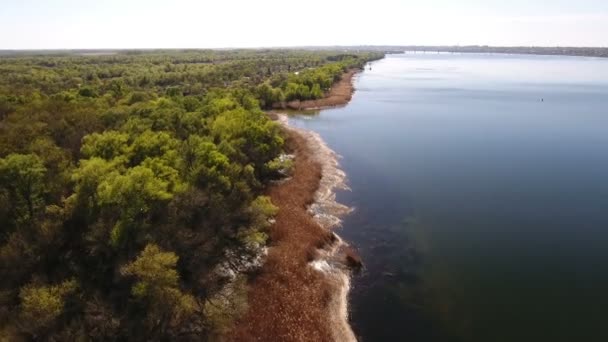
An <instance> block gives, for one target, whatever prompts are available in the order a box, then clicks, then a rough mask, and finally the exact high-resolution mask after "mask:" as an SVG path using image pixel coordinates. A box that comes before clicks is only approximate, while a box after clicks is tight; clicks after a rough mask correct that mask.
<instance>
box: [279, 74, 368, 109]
mask: <svg viewBox="0 0 608 342" xmlns="http://www.w3.org/2000/svg"><path fill="white" fill-rule="evenodd" d="M359 72H361V70H359V69H350V70H348V71H346V72H345V73H344V74H342V77H341V78H340V80H339V81H337V82H336V83H334V85H332V86H331V88H330V89H329V91H328V92H327V94H325V97H323V98H322V99H317V100H305V101H300V100H294V101H289V102H286V103H282V104H275V105H274V106H273V108H274V110H273V111H280V110H281V109H290V110H320V109H327V108H334V107H339V106H344V105H346V104H348V103H349V102H350V100H351V99H352V97H353V93H354V91H355V88H354V85H353V80H354V78H355V76H356V75H357V74H358V73H359Z"/></svg>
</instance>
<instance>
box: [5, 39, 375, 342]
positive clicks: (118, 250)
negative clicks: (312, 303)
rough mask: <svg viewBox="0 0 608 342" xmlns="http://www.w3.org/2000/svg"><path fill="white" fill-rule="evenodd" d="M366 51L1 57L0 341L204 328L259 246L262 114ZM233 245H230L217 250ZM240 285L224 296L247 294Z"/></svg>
mask: <svg viewBox="0 0 608 342" xmlns="http://www.w3.org/2000/svg"><path fill="white" fill-rule="evenodd" d="M381 57H382V54H379V53H374V52H362V53H357V52H348V53H345V52H336V51H316V52H315V51H305V50H226V51H211V50H184V51H162V50H159V51H119V52H116V53H115V54H110V55H99V56H90V55H86V56H85V55H77V54H71V53H62V54H52V55H28V54H19V55H13V56H11V55H8V56H2V57H0V227H1V233H2V234H0V272H1V273H0V276H1V277H2V280H1V281H0V302H1V303H0V339H2V340H4V339H8V340H29V339H55V340H62V341H63V340H74V339H93V340H129V341H131V340H161V339H186V340H187V339H200V338H209V339H211V338H213V336H214V335H215V334H218V333H221V332H222V331H223V329H225V328H226V326H225V325H226V324H229V322H230V319H231V316H233V315H234V314H235V313H234V312H233V311H234V310H233V309H232V307H238V305H229V304H231V303H232V304H234V302H237V301H242V300H243V299H242V298H236V299H230V298H229V299H227V300H222V301H219V302H218V301H214V299H215V298H218V294H221V293H222V290H223V288H224V287H223V286H224V285H225V283H226V281H227V279H225V277H222V276H221V275H219V274H217V272H214V271H213V270H214V269H216V267H217V266H218V265H220V264H221V263H223V262H225V261H226V259H227V256H228V255H234V254H235V253H236V254H237V255H238V256H239V257H238V258H236V259H235V260H236V261H235V260H230V265H232V266H233V267H234V268H235V269H238V267H239V266H238V265H236V266H235V265H234V263H235V262H236V263H239V262H240V263H246V262H248V261H250V260H251V259H252V258H254V257H255V256H256V253H258V250H259V248H257V247H259V246H260V245H261V244H264V243H265V240H266V236H265V234H264V230H265V229H266V228H267V227H268V225H269V223H268V219H269V218H270V217H271V216H272V215H274V214H276V207H274V206H273V205H272V203H270V201H269V199H268V198H266V197H264V196H261V194H262V191H263V189H264V187H265V186H266V184H267V183H268V182H269V181H270V180H272V179H275V178H277V177H278V176H279V173H278V171H279V169H281V168H282V167H283V165H282V164H281V163H280V162H278V157H279V155H280V154H281V153H282V152H283V137H282V133H281V130H280V129H279V127H278V125H277V124H276V123H274V122H272V121H271V120H269V119H268V117H267V116H266V114H265V113H264V112H263V111H262V109H264V108H269V107H271V106H272V105H273V104H277V103H281V102H283V101H289V100H306V99H315V98H320V97H322V96H324V94H325V92H326V91H327V90H328V89H329V88H330V87H331V85H332V84H333V83H334V82H335V81H337V80H339V79H340V77H341V75H342V74H343V72H344V71H346V70H348V69H350V68H358V67H362V66H363V65H364V64H365V63H366V62H367V61H370V60H373V59H378V58H381ZM229 251H230V253H228V252H229ZM242 292H243V291H240V292H239V291H232V295H233V296H234V295H235V294H237V293H240V295H243V293H242Z"/></svg>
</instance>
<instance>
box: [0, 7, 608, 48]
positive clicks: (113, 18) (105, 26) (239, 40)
mask: <svg viewBox="0 0 608 342" xmlns="http://www.w3.org/2000/svg"><path fill="white" fill-rule="evenodd" d="M541 2H542V4H541ZM362 44H370V45H384V44H387V45H400V44H421V45H422V44H426V45H435V44H437V45H439V44H449V45H456V44H460V45H465V44H488V45H543V46H556V45H562V46H563V45H568V46H605V47H606V46H608V0H545V1H535V0H496V1H495V0H460V1H458V0H371V1H370V0H366V1H358V0H350V1H342V0H299V1H288V0H216V1H207V0H172V1H159V0H98V1H89V0H0V49H31V48H37V49H42V48H153V47H164V48H180V47H192V48H197V47H201V48H202V47H260V46H294V45H362Z"/></svg>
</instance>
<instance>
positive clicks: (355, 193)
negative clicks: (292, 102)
mask: <svg viewBox="0 0 608 342" xmlns="http://www.w3.org/2000/svg"><path fill="white" fill-rule="evenodd" d="M356 87H357V89H358V90H357V92H356V94H355V96H354V98H353V101H352V102H351V103H350V104H349V105H348V106H346V107H343V108H339V109H332V110H325V111H322V112H321V113H320V114H318V115H315V116H298V117H294V118H293V119H292V123H294V124H295V125H297V126H299V127H303V128H306V129H311V130H314V131H316V132H319V133H320V134H321V136H322V137H323V138H324V139H325V140H326V141H327V143H328V144H329V146H330V147H332V148H333V149H334V150H335V151H336V152H337V153H339V154H340V155H342V156H343V159H342V160H341V163H342V166H343V168H344V170H345V171H346V173H347V174H348V178H349V185H350V187H351V188H352V191H351V192H342V193H339V194H338V199H339V200H340V201H342V202H343V203H346V204H348V205H351V206H353V207H355V208H356V210H355V212H354V213H352V214H351V215H350V216H348V217H347V218H346V219H345V221H344V227H343V228H342V229H341V230H340V231H339V234H340V235H341V236H343V237H344V238H345V239H346V240H348V241H351V242H353V244H354V245H356V246H357V247H358V248H359V249H360V251H361V254H362V255H363V258H364V261H365V263H366V270H365V271H364V273H363V274H362V275H359V276H357V277H355V279H354V281H353V283H354V284H353V285H354V288H353V290H352V292H351V298H350V302H351V312H352V316H351V321H352V323H353V326H354V329H355V333H356V334H357V335H358V336H359V338H360V339H361V340H362V341H425V342H426V341H480V342H481V341H608V323H607V322H606V317H608V315H607V314H606V311H608V60H606V59H594V58H581V57H555V56H551V57H548V56H519V55H476V54H464V55H460V54H413V53H408V54H403V55H389V56H388V57H387V58H386V59H384V60H382V61H378V62H374V63H373V65H372V70H366V71H365V72H364V73H362V74H361V75H360V76H359V77H358V78H357V80H356Z"/></svg>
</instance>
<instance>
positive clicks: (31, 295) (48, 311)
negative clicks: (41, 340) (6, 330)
mask: <svg viewBox="0 0 608 342" xmlns="http://www.w3.org/2000/svg"><path fill="white" fill-rule="evenodd" d="M77 287H78V284H77V283H76V281H75V280H68V281H64V282H63V283H60V284H58V285H37V284H29V285H26V286H24V287H23V288H22V289H21V291H20V292H19V299H20V300H21V310H20V312H19V314H20V315H19V323H20V325H22V326H23V327H24V328H25V329H24V330H26V331H29V332H30V333H33V334H36V333H37V332H38V331H40V330H41V329H43V328H48V327H49V326H50V325H51V324H52V323H53V322H54V321H55V320H56V319H57V317H59V315H61V314H62V313H63V310H64V307H65V298H66V296H68V295H69V294H71V293H73V292H74V291H75V290H76V289H77Z"/></svg>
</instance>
